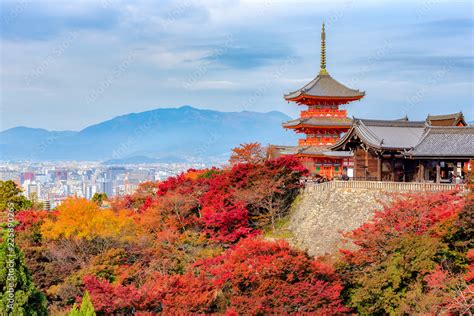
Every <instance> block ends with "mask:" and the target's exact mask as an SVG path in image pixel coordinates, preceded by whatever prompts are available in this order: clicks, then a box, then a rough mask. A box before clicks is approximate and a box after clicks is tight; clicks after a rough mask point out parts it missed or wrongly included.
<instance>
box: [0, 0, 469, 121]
mask: <svg viewBox="0 0 474 316" xmlns="http://www.w3.org/2000/svg"><path fill="white" fill-rule="evenodd" d="M426 3H429V5H426V4H425V2H409V1H405V2H403V3H402V4H400V3H398V2H395V1H362V2H360V1H351V0H348V1H304V0H297V1H268V0H262V1H253V0H242V1H237V0H230V1H214V0H163V1H149V0H136V1H115V0H98V1H86V0H84V1H42V2H40V1H32V2H30V1H27V2H25V1H22V0H18V1H17V2H13V1H3V2H1V3H0V10H1V21H0V26H1V30H2V33H1V35H0V45H1V50H2V54H1V55H2V56H1V67H0V76H1V77H0V79H1V82H2V85H1V87H0V88H1V97H2V100H1V107H2V110H3V112H4V113H5V115H4V116H2V122H1V123H2V125H3V126H2V128H8V127H12V126H16V125H27V126H34V127H46V128H52V129H80V128H81V127H83V126H85V125H88V124H91V123H96V122H99V121H102V120H105V119H108V118H110V117H112V116H116V115H120V114H125V113H129V112H140V111H144V110H149V109H152V108H156V107H173V106H180V105H182V104H191V105H200V106H201V107H204V108H212V109H217V110H225V111H238V110H241V109H244V108H245V109H248V110H256V111H269V110H281V111H285V112H286V113H288V114H291V115H293V116H294V115H297V114H298V111H299V108H298V107H296V106H295V105H293V104H287V103H286V102H284V100H283V98H282V95H283V94H284V93H286V92H289V91H292V90H295V89H297V88H300V87H301V86H302V85H304V84H305V83H306V82H308V81H309V80H311V79H312V78H313V76H315V75H316V74H317V72H318V70H319V51H320V42H319V36H320V27H321V22H322V21H323V20H324V21H326V23H327V24H328V33H327V50H328V51H327V54H328V70H329V72H330V73H331V75H332V76H333V77H334V78H335V79H337V80H339V81H341V82H343V83H345V84H347V85H349V86H351V87H353V88H358V89H360V90H364V91H366V93H367V96H366V98H364V100H363V101H361V102H360V103H357V104H356V105H354V106H350V107H349V109H350V111H349V112H350V114H351V115H352V114H357V113H359V114H360V113H362V114H364V115H365V116H373V115H371V114H374V115H379V116H382V117H383V115H387V117H397V116H399V114H400V113H399V112H398V111H399V110H397V107H398V106H401V105H403V102H405V101H406V99H407V98H409V97H410V96H411V95H413V94H415V93H416V90H417V89H420V88H423V87H424V86H426V84H427V81H429V78H430V77H431V76H433V74H436V72H437V71H438V70H439V69H440V68H441V67H443V65H444V63H445V62H446V61H449V62H450V65H451V66H450V68H449V72H447V73H446V76H445V77H444V78H443V81H442V82H438V83H437V84H435V85H434V86H433V89H432V90H430V91H431V93H432V94H433V95H436V98H431V95H429V96H426V98H425V99H423V100H422V101H421V102H420V105H419V106H417V107H416V108H414V109H413V111H414V112H416V115H419V116H420V117H423V116H424V115H425V114H426V113H427V112H429V111H430V107H432V108H436V109H439V108H442V107H443V106H444V107H445V108H446V111H450V109H449V108H448V106H446V104H450V103H455V104H456V109H455V110H459V109H462V110H464V111H465V113H472V111H471V110H470V108H472V92H471V89H470V88H471V87H472V82H473V78H472V68H473V60H472V49H473V46H472V45H473V44H472V13H471V12H472V4H471V3H470V2H469V1H456V2H444V1H427V2H426ZM68 34H74V35H75V36H74V39H73V41H68V38H69V36H68ZM387 42H389V43H390V47H388V49H384V47H385V46H384V45H386V43H387ZM64 43H67V45H63V44H64ZM379 51H382V53H381V54H380V53H379ZM130 52H133V53H134V54H135V55H134V56H135V58H134V59H133V62H131V63H130V64H129V65H128V67H127V69H126V71H124V72H123V73H122V74H121V75H120V77H117V78H116V79H114V80H112V81H111V82H110V84H108V85H107V89H104V91H103V94H101V98H100V100H97V102H95V103H94V104H93V105H88V104H86V103H85V102H84V100H87V96H88V95H89V94H90V93H91V91H96V89H98V87H100V85H101V83H103V82H104V80H106V79H107V78H108V76H109V74H110V73H114V69H116V68H117V66H118V65H120V63H121V62H122V61H123V60H124V58H126V56H127V55H128V54H129V53H130ZM288 60H290V61H291V64H289V65H287V63H288ZM25 78H31V79H32V80H31V83H30V84H29V85H28V84H26V82H25ZM446 83H449V85H450V86H449V88H450V89H456V91H455V94H456V96H453V92H452V91H447V90H446V89H447V88H448V87H447V86H446ZM381 104H383V105H384V106H383V107H381ZM384 109H385V111H384ZM352 111H353V112H352ZM364 111H365V112H364ZM24 113H29V115H24ZM72 118H74V119H72Z"/></svg>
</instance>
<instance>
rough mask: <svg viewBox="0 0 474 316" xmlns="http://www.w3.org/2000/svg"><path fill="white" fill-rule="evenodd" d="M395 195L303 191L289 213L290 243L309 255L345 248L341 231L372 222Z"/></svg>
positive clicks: (368, 191)
mask: <svg viewBox="0 0 474 316" xmlns="http://www.w3.org/2000/svg"><path fill="white" fill-rule="evenodd" d="M393 197H394V193H387V192H385V191H380V190H371V189H341V188H338V189H327V190H317V191H310V192H308V191H304V192H303V193H301V196H300V199H299V202H298V204H297V205H295V207H294V209H293V212H292V213H291V214H290V224H289V230H290V231H291V233H292V235H293V237H292V238H291V240H289V242H290V243H291V244H293V245H294V246H296V247H298V248H300V249H304V250H307V251H308V253H309V254H310V255H316V256H318V255H324V254H325V253H331V252H334V251H335V250H336V249H337V248H340V247H342V246H344V247H346V248H347V247H350V245H348V244H344V243H343V241H342V240H343V238H342V236H341V232H347V231H351V230H354V229H356V228H358V227H360V226H361V225H362V224H363V223H365V222H367V221H369V220H370V219H371V218H372V216H373V214H374V212H375V211H376V210H380V209H381V208H382V205H383V203H387V202H389V201H390V200H391V199H392V198H393Z"/></svg>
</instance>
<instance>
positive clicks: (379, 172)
mask: <svg viewBox="0 0 474 316" xmlns="http://www.w3.org/2000/svg"><path fill="white" fill-rule="evenodd" d="M377 181H382V157H381V156H380V155H379V156H378V157H377Z"/></svg>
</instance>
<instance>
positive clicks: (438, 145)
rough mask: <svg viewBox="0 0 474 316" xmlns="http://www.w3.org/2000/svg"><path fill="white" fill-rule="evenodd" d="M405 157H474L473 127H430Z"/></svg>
mask: <svg viewBox="0 0 474 316" xmlns="http://www.w3.org/2000/svg"><path fill="white" fill-rule="evenodd" d="M405 155H407V156H410V157H411V156H413V157H459V158H461V157H467V158H473V157H474V127H473V126H450V127H440V126H430V127H427V128H426V131H425V133H424V135H423V137H422V138H421V140H420V141H419V142H418V144H417V145H415V146H414V147H413V148H412V149H410V150H409V151H408V152H407V153H406V154H405Z"/></svg>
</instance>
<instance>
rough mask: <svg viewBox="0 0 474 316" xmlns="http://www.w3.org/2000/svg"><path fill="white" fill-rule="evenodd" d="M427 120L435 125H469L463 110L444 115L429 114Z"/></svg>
mask: <svg viewBox="0 0 474 316" xmlns="http://www.w3.org/2000/svg"><path fill="white" fill-rule="evenodd" d="M426 122H427V123H428V124H429V125H433V126H456V125H459V124H460V123H461V125H462V126H466V125H467V124H466V121H465V120H464V115H463V114H462V112H458V113H453V114H443V115H428V117H427V118H426Z"/></svg>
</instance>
